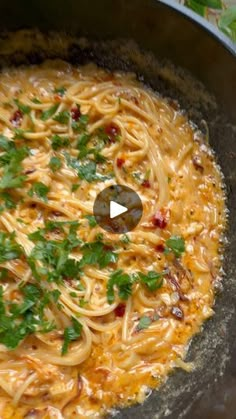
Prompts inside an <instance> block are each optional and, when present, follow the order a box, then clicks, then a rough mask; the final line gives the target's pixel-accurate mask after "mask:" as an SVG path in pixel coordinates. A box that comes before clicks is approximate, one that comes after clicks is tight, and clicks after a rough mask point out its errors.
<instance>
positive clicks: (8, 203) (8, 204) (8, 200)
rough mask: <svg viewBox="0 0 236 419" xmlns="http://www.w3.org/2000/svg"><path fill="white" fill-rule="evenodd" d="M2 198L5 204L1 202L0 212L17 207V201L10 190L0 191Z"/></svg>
mask: <svg viewBox="0 0 236 419" xmlns="http://www.w3.org/2000/svg"><path fill="white" fill-rule="evenodd" d="M0 198H1V199H2V200H3V205H1V204H0V212H1V211H4V210H5V209H12V208H16V203H15V201H14V200H13V198H12V197H11V195H10V194H9V193H8V192H2V193H0Z"/></svg>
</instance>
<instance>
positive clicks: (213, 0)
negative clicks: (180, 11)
mask: <svg viewBox="0 0 236 419" xmlns="http://www.w3.org/2000/svg"><path fill="white" fill-rule="evenodd" d="M197 3H199V4H201V5H202V6H205V7H210V8H211V9H222V1H221V0H197Z"/></svg>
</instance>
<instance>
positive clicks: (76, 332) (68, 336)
mask: <svg viewBox="0 0 236 419" xmlns="http://www.w3.org/2000/svg"><path fill="white" fill-rule="evenodd" d="M71 321H72V325H71V326H69V327H66V329H65V330H64V343H63V345H62V349H61V354H62V355H65V354H66V353H67V352H68V348H69V344H70V342H72V341H75V340H77V339H78V338H79V337H80V336H81V332H82V324H81V323H80V322H79V321H78V320H76V319H75V318H74V317H72V319H71Z"/></svg>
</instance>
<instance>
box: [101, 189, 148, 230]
mask: <svg viewBox="0 0 236 419" xmlns="http://www.w3.org/2000/svg"><path fill="white" fill-rule="evenodd" d="M93 213H94V217H95V219H96V221H97V223H98V224H99V225H100V226H101V227H102V228H103V229H104V230H106V231H108V232H110V233H115V234H123V233H127V232H128V231H131V230H133V229H134V228H135V227H136V226H137V224H138V223H139V221H140V220H141V218H142V213H143V206H142V201H141V199H140V197H139V196H138V194H137V193H136V192H135V191H133V189H131V188H129V187H128V186H123V185H112V186H109V187H108V188H105V189H103V191H102V192H100V193H99V194H98V195H97V197H96V199H95V202H94V207H93Z"/></svg>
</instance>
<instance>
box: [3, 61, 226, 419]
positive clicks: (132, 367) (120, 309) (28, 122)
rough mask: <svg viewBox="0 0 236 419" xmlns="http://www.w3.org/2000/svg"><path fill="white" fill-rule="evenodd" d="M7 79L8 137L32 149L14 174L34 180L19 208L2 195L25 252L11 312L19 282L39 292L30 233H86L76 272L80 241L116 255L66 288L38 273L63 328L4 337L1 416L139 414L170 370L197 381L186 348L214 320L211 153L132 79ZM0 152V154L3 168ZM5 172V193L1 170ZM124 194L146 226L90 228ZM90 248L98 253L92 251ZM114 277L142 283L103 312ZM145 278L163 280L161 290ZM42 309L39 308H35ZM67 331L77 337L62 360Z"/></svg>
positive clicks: (58, 236) (65, 281)
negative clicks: (122, 188)
mask: <svg viewBox="0 0 236 419" xmlns="http://www.w3.org/2000/svg"><path fill="white" fill-rule="evenodd" d="M0 80H1V84H0V130H1V134H2V135H4V136H5V137H6V138H7V139H8V140H9V141H10V140H13V139H14V143H15V145H16V147H17V148H19V149H20V148H21V149H22V148H23V147H27V148H28V149H29V151H27V150H26V155H25V156H24V158H22V160H21V161H20V162H18V163H17V164H18V165H19V167H20V166H22V168H21V169H20V171H18V172H17V171H16V170H15V169H14V170H15V171H14V176H16V177H17V176H20V175H22V174H24V175H25V176H26V178H25V179H23V180H22V181H19V182H20V186H19V185H18V186H13V187H12V186H11V185H10V184H9V185H10V187H7V188H5V189H4V188H3V186H2V191H4V192H7V193H8V194H10V197H11V199H12V200H13V201H14V206H13V207H11V206H9V204H8V206H7V204H6V197H5V198H4V196H2V203H1V204H2V207H3V209H2V211H1V213H0V230H1V231H3V232H4V233H6V234H9V233H11V232H13V231H14V232H15V237H14V238H13V239H12V240H14V241H15V242H16V243H18V244H19V245H20V246H21V250H19V255H18V257H14V258H12V259H9V260H8V261H2V262H1V263H0V266H1V268H6V269H7V271H8V276H7V277H6V278H5V279H2V285H3V301H4V302H5V304H8V303H7V301H8V302H9V301H11V302H12V303H15V304H20V303H22V301H23V300H22V299H23V298H24V295H25V294H24V292H23V291H22V288H20V283H22V281H23V283H24V286H26V285H27V284H33V285H34V286H36V287H38V286H39V285H38V282H37V280H36V277H35V274H34V273H33V272H32V265H30V264H29V261H28V258H30V257H31V258H32V255H34V254H35V253H34V252H35V246H37V243H38V241H39V239H37V240H38V241H37V240H36V239H34V240H31V239H30V238H29V237H28V235H29V234H30V233H33V232H35V231H37V230H39V229H41V230H42V229H45V225H46V222H47V221H49V220H51V221H53V222H54V223H55V222H58V221H59V222H68V221H69V222H71V221H76V220H77V221H80V225H79V226H77V227H76V233H75V234H76V237H77V238H79V239H80V240H81V243H79V244H78V245H77V246H74V247H73V248H72V249H70V258H73V259H74V260H75V261H77V262H78V263H79V262H80V261H81V258H83V257H84V256H85V253H86V250H85V249H86V247H83V246H84V244H85V243H96V246H97V247H98V246H99V244H98V243H102V246H103V248H102V254H103V256H102V258H104V256H105V254H107V253H109V257H110V261H109V263H107V264H106V265H105V266H103V264H102V262H101V259H99V255H98V254H97V256H96V257H97V259H96V261H95V262H91V258H90V262H89V263H88V261H87V262H86V263H84V265H83V266H82V265H80V266H79V265H78V270H82V274H81V275H79V276H78V277H76V275H77V273H76V274H73V275H72V276H70V275H69V276H68V275H66V272H67V271H68V269H69V268H68V267H67V268H66V269H67V271H66V269H65V271H66V272H64V271H63V272H62V273H61V278H60V281H59V280H57V279H54V280H49V276H48V275H49V274H48V272H47V273H45V272H44V273H42V272H41V271H40V274H39V276H40V282H39V283H40V284H41V285H40V287H41V288H42V289H41V288H40V291H39V292H40V293H41V294H40V295H41V297H40V298H43V295H45V292H46V291H47V292H49V293H52V292H53V291H54V292H55V290H59V291H60V293H59V294H60V295H57V297H58V299H57V300H55V299H54V300H50V302H49V303H47V304H46V303H45V307H44V312H43V316H44V317H43V319H44V320H45V319H46V320H47V321H48V322H49V321H50V322H53V324H54V325H55V328H54V330H52V331H49V332H48V333H40V327H39V326H37V327H39V328H38V329H37V327H36V329H35V331H34V332H31V333H28V334H26V335H25V336H24V337H23V339H22V340H19V342H18V345H16V347H15V348H14V349H11V348H9V341H6V338H5V342H7V343H8V346H7V345H6V344H4V340H3V338H1V336H3V335H1V332H0V341H1V342H2V343H1V344H0V407H1V409H0V415H1V417H2V418H3V419H9V418H13V417H14V418H23V417H39V418H44V419H46V418H55V417H56V418H61V417H62V418H73V417H75V418H84V417H92V418H93V417H99V416H101V415H102V414H103V413H106V412H107V411H109V409H111V408H114V407H120V406H127V405H128V404H132V403H135V402H142V401H143V400H144V399H145V397H146V396H147V394H148V393H149V388H154V387H158V386H159V385H160V384H161V383H162V382H163V381H164V380H165V378H166V376H167V374H168V373H169V372H170V371H172V370H173V369H174V368H175V367H180V368H183V369H185V370H186V371H191V370H192V368H193V365H192V364H191V363H185V362H184V358H185V355H186V352H187V349H188V344H189V342H190V339H191V338H192V336H193V335H195V334H196V333H198V332H199V331H200V329H201V326H202V324H203V322H204V321H205V320H206V319H208V318H209V317H210V316H211V315H212V314H213V309H212V306H213V304H214V284H215V282H216V281H218V280H219V279H220V277H221V248H220V239H221V238H222V234H223V232H224V228H225V202H224V192H223V183H222V176H221V173H220V170H219V167H218V166H217V165H216V162H215V159H214V155H213V153H212V151H211V150H210V148H209V146H208V144H207V143H206V141H205V139H204V137H203V135H202V134H201V133H200V132H199V131H198V130H197V129H196V128H195V127H194V126H193V125H192V124H191V123H190V122H189V121H188V119H187V117H186V115H185V114H184V113H183V112H182V111H181V110H180V109H179V107H178V105H177V104H176V103H175V102H173V101H170V100H167V99H164V98H162V97H161V96H158V95H157V94H155V93H154V92H152V91H151V90H149V89H147V88H146V87H145V86H143V85H142V84H140V83H138V82H137V81H136V79H135V77H134V76H133V75H130V74H120V73H114V74H112V73H109V72H106V71H104V70H101V69H98V68H97V67H95V66H93V65H90V66H86V67H82V68H74V67H72V66H70V65H68V64H65V63H62V62H59V61H58V62H47V63H45V64H43V65H42V66H38V67H31V68H22V69H17V70H6V71H4V72H3V73H2V74H1V75H0ZM14 99H15V100H14ZM85 136H87V137H85ZM7 147H8V148H9V146H7ZM91 150H92V151H91ZM94 150H95V151H94ZM5 152H7V151H6V147H5V149H4V148H1V155H0V157H1V156H3V155H4V153H5ZM10 158H11V156H10ZM76 162H77V163H76ZM78 162H79V163H78ZM91 162H92V166H91ZM88 164H89V166H86V170H85V171H84V169H81V165H88ZM0 170H1V171H2V173H1V175H0V176H1V179H5V181H7V180H6V171H7V170H8V173H9V167H8V166H7V167H6V163H4V164H2V168H1V169H0ZM81 170H82V171H81ZM10 173H11V171H10ZM4 176H5V178H4ZM8 182H9V179H8ZM39 183H41V188H40V187H39V188H38V189H37V187H36V186H35V184H39ZM116 183H118V184H124V185H127V186H129V187H131V188H133V189H134V190H135V191H136V192H137V193H138V194H139V196H140V197H141V199H142V202H143V207H144V212H143V217H142V219H141V221H140V223H139V225H138V226H137V227H136V228H135V229H134V230H133V231H132V232H130V233H127V235H126V236H124V235H113V234H109V233H107V232H105V231H104V230H102V229H101V228H100V227H99V226H98V225H96V223H94V220H93V218H91V216H92V209H93V202H94V199H95V197H96V195H97V194H98V193H99V192H100V191H101V190H102V189H104V188H105V187H107V186H109V185H113V184H116ZM42 184H43V187H42ZM0 186H1V183H0ZM45 188H46V189H45ZM8 198H9V197H8ZM85 216H90V218H89V217H88V218H86V217H85ZM68 229H69V224H67V225H64V226H63V229H62V230H61V229H60V228H59V231H58V227H57V228H56V227H55V226H54V228H53V229H51V230H50V229H49V230H48V231H47V232H46V233H45V232H43V233H42V235H43V237H44V238H43V239H40V240H42V241H43V246H46V245H47V241H50V240H51V241H52V240H54V241H57V242H59V241H62V240H63V239H64V240H67V238H68V234H69V231H68ZM101 234H102V235H103V236H101ZM73 237H74V236H73ZM73 240H75V238H73ZM96 246H95V247H96ZM95 247H94V248H93V251H92V252H91V253H93V252H94V253H96V252H98V251H97V250H96V249H97V247H96V249H95ZM22 249H23V250H22ZM32 252H33V253H32ZM90 256H91V254H90ZM39 259H40V258H39V256H38V254H37V256H36V257H35V259H33V260H34V262H35V264H36V267H39V266H41V267H42V265H43V266H44V268H45V269H46V268H47V269H49V268H48V266H49V265H50V264H51V265H50V269H51V270H52V271H55V272H56V270H57V268H55V266H54V265H53V261H50V262H48V265H47V263H46V262H45V260H42V259H41V262H39ZM40 264H41V265H40ZM117 270H122V272H123V274H128V277H129V279H130V280H131V278H136V279H135V280H133V282H132V284H131V290H130V292H128V293H126V295H125V296H123V297H122V295H121V294H119V292H118V291H119V285H116V286H117V288H116V287H115V288H114V298H113V300H112V301H110V302H109V301H108V294H107V293H108V291H107V284H108V283H109V280H111V276H112V274H113V273H114V272H115V271H117ZM68 272H69V271H68ZM139 272H141V273H142V274H143V275H144V276H145V278H146V281H148V280H149V282H148V283H149V286H148V285H147V282H146V283H145V282H144V281H142V278H143V277H142V276H138V275H139V274H138V273H139ZM149 272H154V273H155V274H160V278H158V277H157V276H156V277H155V278H156V279H155V281H156V282H155V284H154V286H151V283H150V278H149V279H147V276H148V273H149ZM135 275H136V276H135ZM78 284H80V286H78ZM117 284H118V283H117ZM21 285H22V284H21ZM23 289H24V288H23ZM22 293H23V294H22ZM42 293H44V294H42ZM50 295H52V294H50ZM55 295H56V294H54V297H55ZM58 304H59V305H58ZM8 309H9V307H8ZM36 309H37V310H39V308H38V301H35V300H34V301H33V302H32V305H31V306H30V308H29V310H36ZM8 314H9V313H8ZM72 317H73V318H75V319H77V320H76V321H78V322H79V324H80V327H81V330H80V332H78V330H77V329H76V326H75V324H74V323H72V319H71V318H72ZM23 318H24V314H23ZM19 319H20V320H22V318H21V317H19V316H18V317H17V320H16V322H19V321H20V320H19ZM14 321H15V320H14ZM0 324H1V317H0ZM76 324H77V323H76ZM77 326H78V324H77ZM41 327H42V326H41ZM71 327H74V330H73V333H74V334H76V333H77V335H76V336H75V337H74V338H73V339H71V340H70V341H69V342H68V347H67V350H65V353H64V354H63V355H62V354H61V349H62V345H63V342H65V336H66V332H65V330H66V329H67V330H68V328H71ZM4 336H5V335H4Z"/></svg>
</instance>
